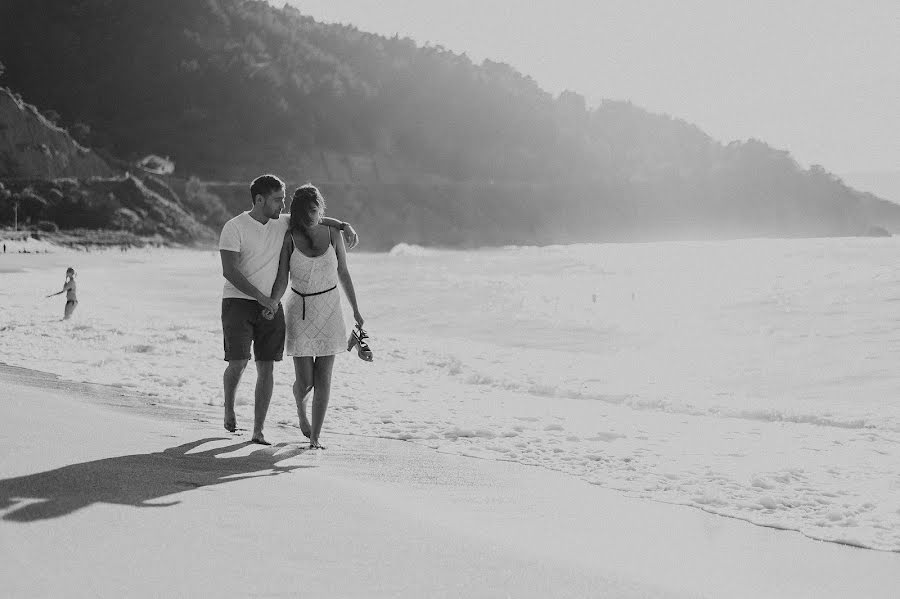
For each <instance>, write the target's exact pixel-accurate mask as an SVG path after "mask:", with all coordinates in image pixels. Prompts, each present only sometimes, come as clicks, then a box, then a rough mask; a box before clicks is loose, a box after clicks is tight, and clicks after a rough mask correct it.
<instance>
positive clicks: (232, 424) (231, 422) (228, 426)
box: [225, 409, 237, 433]
mask: <svg viewBox="0 0 900 599" xmlns="http://www.w3.org/2000/svg"><path fill="white" fill-rule="evenodd" d="M225 430H226V431H228V432H229V433H233V432H234V431H236V430H237V417H236V416H235V415H234V410H231V411H230V412H229V411H228V409H226V410H225Z"/></svg>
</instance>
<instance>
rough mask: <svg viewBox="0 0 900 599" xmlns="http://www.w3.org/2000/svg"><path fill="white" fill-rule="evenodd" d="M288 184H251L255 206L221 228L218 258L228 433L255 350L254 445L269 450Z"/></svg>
mask: <svg viewBox="0 0 900 599" xmlns="http://www.w3.org/2000/svg"><path fill="white" fill-rule="evenodd" d="M284 189H285V188H284V181H282V180H281V179H279V178H278V177H276V176H275V175H262V176H260V177H257V178H256V179H254V180H253V182H252V183H251V184H250V197H251V199H252V202H253V207H252V208H251V209H250V210H248V211H247V212H243V213H241V214H239V215H237V216H235V217H234V218H232V219H231V220H229V221H228V222H227V223H225V226H224V227H222V234H221V236H220V237H219V254H220V255H221V257H222V275H223V276H224V277H225V287H224V289H223V291H222V332H223V337H224V341H225V360H226V361H227V362H228V367H227V368H226V369H225V374H224V376H223V385H224V389H225V430H227V431H229V432H234V431H235V430H237V420H236V418H235V414H234V398H235V393H236V392H237V386H238V383H240V381H241V375H242V374H243V373H244V369H245V368H246V367H247V362H248V361H249V360H250V349H251V345H252V348H253V355H254V358H255V361H256V394H255V403H254V420H253V436H252V437H251V441H252V442H254V443H259V444H262V445H269V444H270V443H268V442H267V441H266V439H265V437H264V436H263V424H264V422H265V419H266V412H268V410H269V401H270V400H271V399H272V385H273V370H274V366H275V362H278V361H280V360H281V358H282V356H283V354H284V310H283V309H282V307H281V303H280V300H281V298H280V297H274V294H273V291H275V290H274V289H273V287H274V284H275V277H276V276H277V274H278V259H279V255H280V252H281V246H282V243H283V242H284V235H285V233H286V232H287V228H288V216H287V215H284V218H280V217H281V213H282V211H283V210H284ZM322 224H324V225H327V226H329V227H334V228H337V229H340V230H342V231H344V233H345V234H346V236H347V245H348V247H351V248H352V247H354V246H356V244H357V241H358V239H357V236H356V232H355V231H354V230H353V227H351V226H350V225H349V224H348V223H344V222H341V221H339V220H336V219H333V218H324V219H323V220H322Z"/></svg>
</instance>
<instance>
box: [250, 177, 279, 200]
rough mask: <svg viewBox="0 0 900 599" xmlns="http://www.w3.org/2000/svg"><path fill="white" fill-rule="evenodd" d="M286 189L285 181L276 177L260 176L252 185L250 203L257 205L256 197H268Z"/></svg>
mask: <svg viewBox="0 0 900 599" xmlns="http://www.w3.org/2000/svg"><path fill="white" fill-rule="evenodd" d="M281 189H284V181H282V180H281V179H279V178H278V177H276V176H275V175H260V176H259V177H257V178H256V179H254V180H253V182H252V183H250V203H251V204H255V203H256V196H258V195H263V196H267V195H269V194H270V193H272V192H273V191H279V190H281Z"/></svg>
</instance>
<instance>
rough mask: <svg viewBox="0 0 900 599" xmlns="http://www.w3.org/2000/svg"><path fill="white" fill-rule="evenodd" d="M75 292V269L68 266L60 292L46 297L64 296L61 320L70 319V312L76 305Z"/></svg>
mask: <svg viewBox="0 0 900 599" xmlns="http://www.w3.org/2000/svg"><path fill="white" fill-rule="evenodd" d="M75 291H76V285H75V269H74V268H72V267H71V266H70V267H69V268H67V269H66V282H65V283H63V288H62V290H60V291H57V292H56V293H51V294H50V295H48V296H47V297H53V296H54V295H60V294H61V293H65V294H66V307H65V308H64V309H63V320H69V319H70V318H72V312H74V311H75V306H77V305H78V297H77V296H76V294H75Z"/></svg>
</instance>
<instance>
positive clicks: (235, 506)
mask: <svg viewBox="0 0 900 599" xmlns="http://www.w3.org/2000/svg"><path fill="white" fill-rule="evenodd" d="M0 386H2V388H3V390H4V391H3V395H4V401H3V402H0V419H2V421H3V422H4V426H3V427H2V429H0V448H2V449H0V506H2V510H3V511H2V520H0V553H2V555H3V556H4V559H3V560H2V566H0V587H2V588H3V589H4V594H6V595H7V596H11V597H54V596H67V597H120V596H129V597H140V596H184V597H187V596H212V595H214V594H223V595H227V596H235V597H237V596H241V597H249V596H253V597H275V596H309V595H323V594H327V595H328V596H333V597H589V596H597V597H599V596H603V597H795V598H796V597H818V598H821V597H849V596H855V597H891V596H894V594H895V592H896V589H897V588H898V585H900V555H897V554H895V553H885V552H877V551H868V550H861V549H856V548H852V547H847V546H841V545H837V544H833V543H822V542H817V541H813V540H810V539H808V538H805V537H803V536H801V535H800V534H797V533H795V532H790V531H778V530H773V529H771V528H761V527H757V526H753V525H750V524H748V523H746V522H742V521H738V520H733V519H728V518H723V517H719V516H715V515H710V514H706V513H703V512H700V511H698V510H694V509H689V508H686V507H683V506H672V505H666V504H661V503H654V502H650V501H645V500H640V499H634V498H627V497H622V496H620V495H618V494H616V493H614V492H610V491H607V490H604V489H601V488H598V487H596V486H592V485H589V484H586V483H584V482H581V481H577V480H573V479H571V478H568V477H565V476H563V475H561V474H558V473H554V472H549V471H547V470H544V469H541V468H532V467H527V466H523V465H521V464H514V463H502V462H496V461H487V460H479V459H472V458H465V457H460V456H453V455H444V454H440V453H436V452H433V451H429V450H427V449H425V448H422V447H418V446H416V445H414V444H411V443H406V442H403V441H396V440H385V439H370V438H362V437H350V436H343V435H332V437H331V438H332V446H331V447H330V448H329V449H328V450H327V451H325V452H309V451H307V450H304V449H303V447H304V445H303V444H301V443H300V442H299V440H298V439H297V434H296V429H293V428H291V427H283V426H276V427H272V428H271V430H270V432H269V435H270V438H271V439H272V440H273V441H274V442H275V445H274V446H273V447H271V448H259V447H258V446H253V445H249V444H248V443H247V442H246V441H247V439H246V435H240V434H238V435H228V434H227V433H224V431H222V430H221V428H220V426H219V414H218V411H217V410H216V409H214V408H212V407H210V408H209V409H199V410H190V409H176V408H171V409H168V410H160V409H159V408H158V407H157V406H152V405H150V404H152V403H153V401H152V398H146V397H140V396H133V395H129V394H126V393H124V392H123V391H122V390H121V389H118V388H116V387H108V386H100V385H90V384H80V383H68V382H65V381H61V380H59V379H58V378H56V377H54V376H52V375H48V374H44V373H40V372H36V371H31V370H26V369H21V368H15V367H9V366H3V367H2V368H0Z"/></svg>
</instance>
